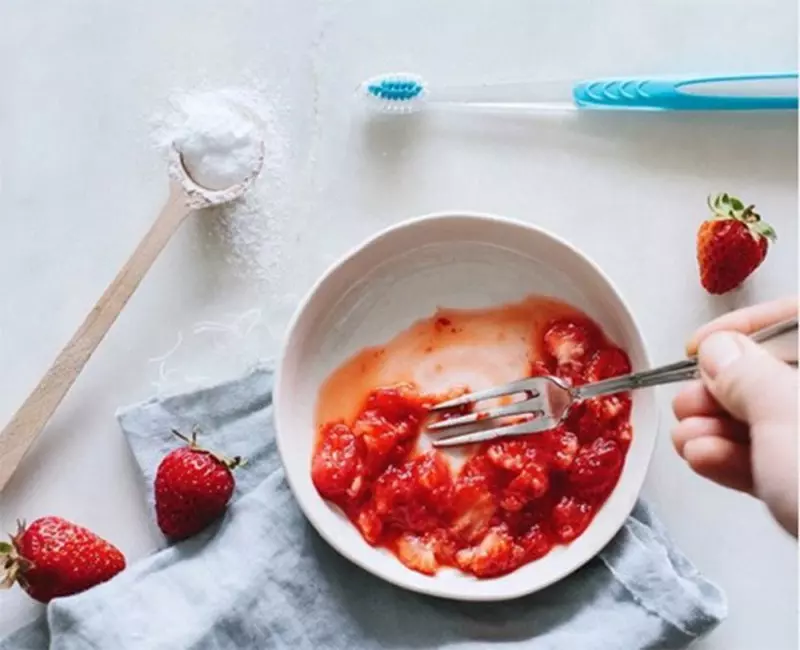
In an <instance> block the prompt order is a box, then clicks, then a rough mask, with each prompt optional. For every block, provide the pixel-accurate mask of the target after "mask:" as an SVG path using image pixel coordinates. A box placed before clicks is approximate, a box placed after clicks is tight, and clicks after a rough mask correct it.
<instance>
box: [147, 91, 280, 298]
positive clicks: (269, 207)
mask: <svg viewBox="0 0 800 650" xmlns="http://www.w3.org/2000/svg"><path fill="white" fill-rule="evenodd" d="M274 101H275V99H270V98H269V97H267V95H266V94H264V93H261V92H259V91H258V90H255V89H253V88H249V87H248V88H237V87H230V88H222V89H199V90H194V91H180V92H176V93H174V94H173V95H172V96H171V97H170V98H169V109H168V110H166V111H164V112H162V113H159V114H157V115H155V116H154V118H153V127H154V139H155V142H156V145H157V146H158V148H159V149H160V150H161V151H162V152H163V154H164V156H165V158H167V159H169V155H170V152H171V149H172V147H173V146H176V147H177V148H178V149H179V150H180V151H181V152H182V155H183V160H184V165H185V166H186V167H187V171H189V172H190V174H191V175H192V178H193V180H194V181H195V182H197V183H199V184H201V185H204V186H205V187H208V188H209V189H221V188H224V187H228V186H230V185H232V184H235V183H237V182H239V181H241V180H242V178H243V177H244V176H247V175H248V173H249V172H250V171H251V170H252V167H253V163H254V161H256V160H257V158H258V157H259V156H260V155H262V153H263V156H264V162H263V167H262V170H261V173H260V174H259V176H258V177H257V178H256V180H255V182H254V183H253V185H252V186H251V187H250V189H249V190H248V191H247V192H246V193H245V195H244V196H242V197H241V198H240V199H238V200H236V201H234V202H232V203H229V204H225V205H222V206H218V207H215V208H208V209H206V210H204V213H205V214H203V215H202V219H201V220H200V224H201V226H200V227H201V228H202V230H203V231H204V232H203V233H201V239H202V240H203V241H204V242H205V244H206V246H207V248H208V249H209V250H210V251H211V250H213V251H216V252H218V254H219V255H220V256H221V258H222V259H223V261H224V262H225V264H226V265H227V266H228V267H229V268H230V270H231V271H232V272H233V273H234V274H235V275H237V276H239V277H240V278H242V279H245V280H253V281H256V282H264V283H272V282H274V280H275V279H276V278H277V277H279V275H280V269H281V264H282V252H283V246H282V243H283V241H284V239H285V236H286V226H287V222H286V220H287V212H288V211H287V197H286V193H287V182H286V179H285V174H286V171H285V169H286V155H287V142H286V138H285V137H284V135H283V132H282V130H281V125H280V123H279V119H278V112H277V110H276V105H275V104H274V103H273V102H274ZM262 143H263V149H262Z"/></svg>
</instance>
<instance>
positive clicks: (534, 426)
mask: <svg viewBox="0 0 800 650" xmlns="http://www.w3.org/2000/svg"><path fill="white" fill-rule="evenodd" d="M558 422H559V421H558V420H556V419H555V418H550V417H539V418H536V419H535V420H530V421H528V422H522V423H521V424H512V425H509V426H506V427H497V428H495V429H484V430H483V431H474V432H473V433H464V434H460V435H455V436H450V437H449V438H442V439H440V440H434V441H433V442H432V443H431V444H432V445H433V446H434V447H458V446H460V445H469V444H472V443H475V442H486V441H487V440H495V439H496V438H504V437H507V436H522V435H527V434H531V433H541V432H542V431H547V430H548V429H552V428H554V427H556V426H558Z"/></svg>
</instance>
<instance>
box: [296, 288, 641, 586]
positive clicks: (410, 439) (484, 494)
mask: <svg viewBox="0 0 800 650" xmlns="http://www.w3.org/2000/svg"><path fill="white" fill-rule="evenodd" d="M509 309H510V310H511V312H513V314H514V317H513V318H508V310H509ZM503 310H506V311H503ZM491 311H492V310H474V311H458V312H456V311H453V310H448V312H447V313H446V314H445V315H442V314H441V313H439V314H437V315H436V316H435V317H432V318H431V319H427V320H426V321H424V322H421V323H417V324H415V325H414V326H412V328H411V329H412V330H414V331H416V333H417V334H418V335H419V336H413V337H410V338H409V335H408V333H405V334H401V335H400V336H399V337H398V338H397V339H395V340H394V341H392V342H390V343H389V344H387V346H385V347H384V348H380V349H378V348H371V349H368V350H365V351H363V352H362V353H361V354H360V355H357V356H356V357H354V359H351V360H350V361H349V362H347V363H346V364H345V366H344V367H343V368H342V369H340V370H339V371H337V372H336V373H334V375H332V377H331V378H330V379H329V381H328V382H326V387H325V388H324V389H323V395H322V396H321V404H320V406H319V407H318V421H319V424H320V426H319V436H318V441H317V445H316V449H315V452H314V455H313V458H312V467H311V477H312V480H313V483H314V485H315V486H316V488H317V490H318V492H319V493H320V495H321V496H322V497H323V498H325V499H327V500H328V501H330V502H332V503H334V504H336V505H337V506H338V507H339V508H341V510H342V511H343V512H344V513H346V515H347V516H348V518H349V519H350V520H351V521H352V522H353V524H354V525H355V526H356V527H357V528H358V529H359V531H360V533H361V535H362V536H363V537H364V539H365V540H366V541H367V542H368V543H369V544H372V545H374V546H381V547H385V548H387V549H389V550H390V551H391V552H393V553H394V554H395V555H396V556H397V558H398V559H399V560H400V561H401V562H402V563H403V564H405V565H406V566H407V567H409V568H411V569H413V570H415V571H419V572H421V573H424V574H428V575H433V574H435V573H436V572H437V570H438V569H439V568H440V567H443V566H450V567H456V568H459V569H461V570H462V571H465V572H468V573H471V574H473V575H475V576H477V577H480V578H490V577H494V576H499V575H503V574H506V573H509V572H511V571H513V570H515V569H517V568H518V567H520V566H522V565H523V564H526V563H528V562H532V561H534V560H537V559H539V558H541V557H543V556H545V555H546V554H547V553H549V552H550V550H551V549H552V548H553V547H554V546H555V545H558V544H566V543H569V542H571V541H572V540H574V539H576V538H577V537H578V536H579V535H581V534H582V533H583V532H584V531H585V530H586V528H587V527H588V526H589V524H590V523H591V520H592V518H593V517H594V515H595V514H596V513H597V511H598V509H599V508H600V507H601V506H602V504H603V503H604V502H605V501H606V499H607V498H608V496H609V495H610V494H611V492H612V491H613V489H614V487H615V486H616V484H617V481H618V480H619V476H620V474H621V472H622V467H623V464H624V460H625V455H626V453H627V449H628V446H629V445H630V441H631V437H632V429H631V425H630V412H631V400H630V397H629V396H628V395H627V394H618V395H613V396H610V397H604V398H596V399H594V400H590V401H587V402H586V403H584V404H580V405H578V406H576V407H575V408H573V410H572V411H571V413H570V414H569V417H568V418H567V420H566V421H565V423H564V424H563V425H561V426H559V427H557V428H556V429H553V430H551V431H548V432H545V433H542V434H536V435H530V436H524V437H515V438H508V439H504V440H500V441H493V442H491V443H483V444H481V445H474V446H472V447H471V453H469V455H468V456H467V458H466V459H464V462H463V463H462V464H461V466H460V467H458V468H454V467H452V466H451V464H450V461H449V460H448V458H447V457H446V456H445V455H444V454H442V453H440V452H438V451H434V450H427V451H426V450H424V449H423V448H422V447H423V445H424V442H423V440H422V438H424V437H423V436H421V435H420V433H421V430H422V428H423V425H424V424H425V422H426V420H427V419H428V417H429V416H428V409H429V408H430V406H432V405H433V404H435V403H437V402H439V401H442V400H444V399H448V398H450V397H453V396H456V395H458V394H460V393H463V392H464V391H466V390H468V388H467V387H466V385H464V384H463V383H462V384H459V385H456V387H455V388H453V387H452V386H453V384H451V386H450V387H445V386H443V385H442V383H443V382H442V380H441V378H438V377H437V381H435V382H434V381H431V378H430V376H412V375H408V374H407V373H405V371H402V372H401V371H400V370H399V368H400V366H398V365H396V364H394V365H392V364H391V358H394V357H395V354H396V353H401V355H404V358H405V359H406V361H407V363H408V366H403V367H411V366H414V368H415V369H416V368H418V365H417V364H415V361H414V360H415V353H416V352H418V353H419V354H420V355H425V358H426V359H427V357H428V356H429V355H431V354H433V352H434V351H439V352H441V355H440V357H439V358H438V360H436V359H434V360H433V362H432V363H433V366H432V367H438V366H442V365H443V363H444V362H445V361H446V360H447V359H450V360H454V359H455V357H454V356H453V348H454V346H461V347H465V348H470V347H472V346H474V345H481V344H486V345H489V346H490V347H491V345H501V346H503V350H505V352H506V353H508V354H510V350H512V349H513V350H516V354H517V356H519V355H520V353H521V359H522V362H524V364H523V365H524V368H525V370H524V371H523V373H522V374H527V375H530V376H535V375H541V374H554V375H556V376H560V377H562V378H564V379H566V380H568V381H570V382H572V383H584V382H587V381H597V380H599V379H604V378H607V377H612V376H616V375H620V374H625V373H627V372H630V362H629V360H628V357H627V355H626V354H625V352H624V351H622V350H620V349H619V348H618V347H616V346H614V345H613V344H612V343H611V342H610V341H609V340H608V339H607V338H606V337H605V336H604V335H603V333H602V331H601V330H600V328H599V327H598V326H597V325H596V324H595V323H594V322H592V321H591V320H590V319H589V318H587V317H586V316H585V315H583V314H581V313H580V312H577V311H576V310H574V309H572V308H571V307H568V306H566V305H563V304H561V303H556V302H555V301H551V300H548V299H528V300H527V301H524V302H523V303H519V304H516V305H511V306H505V307H501V308H497V314H498V318H497V324H498V328H497V330H496V331H493V332H492V335H491V341H489V339H487V338H486V336H484V334H485V332H486V331H487V328H486V327H485V326H486V318H487V316H491ZM526 314H527V315H528V316H530V317H531V318H530V319H529V320H527V321H526V320H525V319H524V318H522V316H524V315H526ZM442 323H446V324H447V326H446V327H444V326H443V325H442ZM476 323H477V324H476ZM531 323H532V325H531ZM521 328H526V329H527V331H526V333H525V334H524V335H523V334H522V331H523V330H522V329H521ZM479 334H480V335H479ZM459 337H461V338H459ZM412 340H413V344H410V343H409V342H410V341H412ZM398 341H401V342H403V343H402V345H403V346H405V348H404V349H403V350H402V351H400V350H398V349H396V348H393V347H392V346H393V344H395V343H397V342H398ZM508 341H514V342H515V343H514V346H515V347H514V346H512V347H511V348H509V347H508ZM412 348H413V350H412ZM412 352H413V353H412ZM420 358H421V357H420ZM440 362H441V363H440ZM522 362H521V363H522ZM454 364H455V365H458V362H457V361H454ZM387 367H389V368H390V369H391V371H390V372H386V370H387ZM354 372H358V373H359V379H360V381H356V382H355V383H353V381H351V380H352V379H354V375H353V373H354ZM509 372H514V370H510V371H509ZM439 374H441V373H439ZM489 374H491V373H489ZM518 378H519V374H517V376H515V377H507V378H500V380H502V381H510V380H511V379H518ZM388 379H392V380H396V381H394V383H391V384H389V383H388V382H387V381H386V380H388ZM485 380H486V382H487V383H491V382H497V381H498V378H497V377H496V376H494V375H493V376H492V377H487V378H485ZM370 381H377V382H379V383H378V385H379V386H380V387H378V388H369V389H367V394H366V397H364V396H363V395H362V397H361V401H360V403H356V402H354V400H353V397H352V395H350V396H349V399H350V409H351V410H352V413H345V412H342V411H340V413H339V414H338V415H339V417H331V416H332V415H333V411H332V410H331V408H330V403H331V400H333V399H334V398H342V397H343V396H344V395H345V389H347V388H352V387H353V386H354V385H355V386H356V387H357V388H362V389H363V388H364V387H366V386H367V384H368V383H369V382H370ZM343 382H344V383H343ZM479 383H480V382H479ZM421 384H422V385H423V386H421ZM374 385H375V384H373V386H374ZM484 387H486V386H484V385H480V386H470V389H472V388H474V389H476V390H477V389H480V388H484ZM434 389H436V390H434ZM344 401H345V402H346V401H347V400H344ZM326 404H327V406H326ZM336 404H338V405H341V404H342V399H337V400H336ZM356 404H357V405H356ZM342 408H343V407H342ZM345 410H346V409H345ZM463 412H464V410H463V409H461V413H463ZM448 415H450V416H452V414H445V415H444V416H443V417H447V416H448ZM440 417H441V416H440Z"/></svg>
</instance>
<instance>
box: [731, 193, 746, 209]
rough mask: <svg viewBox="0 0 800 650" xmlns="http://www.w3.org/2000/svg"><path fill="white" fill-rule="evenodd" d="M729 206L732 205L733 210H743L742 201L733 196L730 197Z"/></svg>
mask: <svg viewBox="0 0 800 650" xmlns="http://www.w3.org/2000/svg"><path fill="white" fill-rule="evenodd" d="M731 206H732V207H733V209H734V210H744V203H742V202H741V201H740V200H739V199H737V198H736V197H735V196H732V197H731Z"/></svg>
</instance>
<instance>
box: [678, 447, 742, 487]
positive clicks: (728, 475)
mask: <svg viewBox="0 0 800 650" xmlns="http://www.w3.org/2000/svg"><path fill="white" fill-rule="evenodd" d="M683 453H684V458H685V459H686V462H687V463H688V464H689V467H691V468H692V469H693V470H694V471H695V472H696V473H697V474H699V475H700V476H703V477H705V478H707V479H709V480H711V481H714V482H715V483H719V484H720V485H723V486H725V487H728V488H732V489H734V490H740V491H741V492H748V493H752V491H753V474H752V470H751V465H750V446H749V445H742V444H739V443H736V442H733V441H732V440H728V439H726V438H719V437H703V438H695V439H694V440H690V441H689V442H687V443H686V446H685V447H684V448H683Z"/></svg>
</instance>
